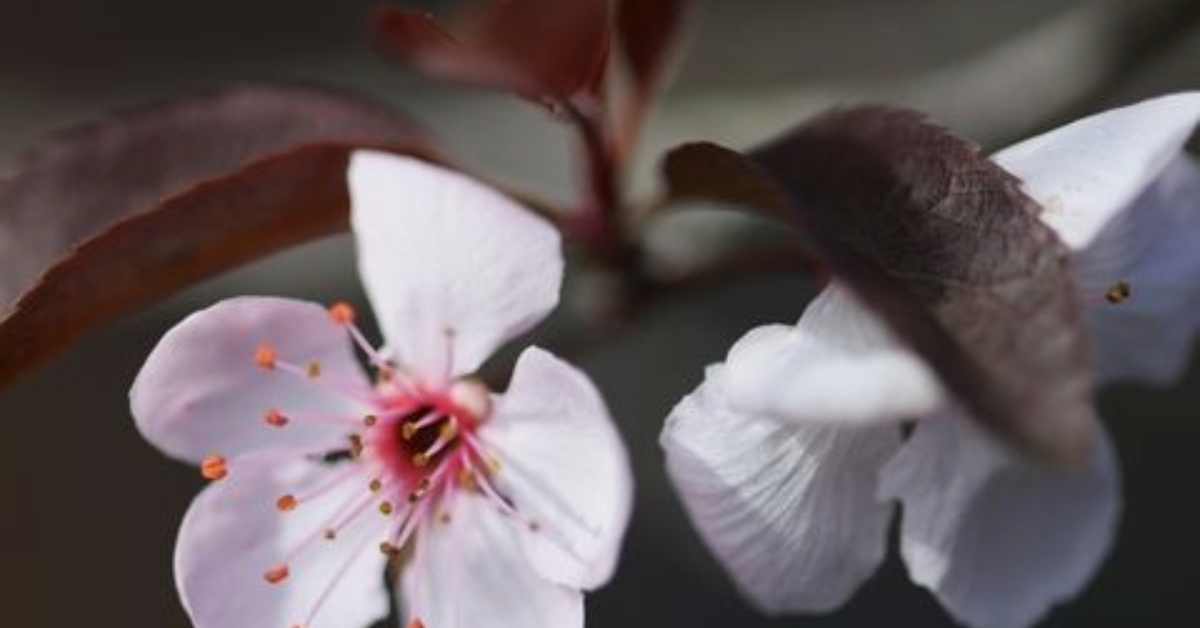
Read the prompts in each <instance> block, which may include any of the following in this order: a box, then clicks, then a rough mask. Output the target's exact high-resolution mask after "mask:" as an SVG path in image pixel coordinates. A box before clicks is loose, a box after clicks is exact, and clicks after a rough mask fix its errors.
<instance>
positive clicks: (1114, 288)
mask: <svg viewBox="0 0 1200 628" xmlns="http://www.w3.org/2000/svg"><path fill="white" fill-rule="evenodd" d="M1131 296H1133V286H1132V285H1131V284H1130V283H1129V282H1128V281H1126V280H1121V281H1118V282H1117V283H1114V284H1113V285H1111V286H1109V287H1108V290H1107V291H1106V292H1105V293H1104V300H1105V301H1108V303H1109V304H1110V305H1120V304H1122V303H1124V302H1125V301H1126V300H1127V299H1129V297H1131Z"/></svg>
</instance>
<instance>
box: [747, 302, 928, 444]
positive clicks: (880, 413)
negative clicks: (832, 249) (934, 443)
mask: <svg viewBox="0 0 1200 628" xmlns="http://www.w3.org/2000/svg"><path fill="white" fill-rule="evenodd" d="M725 378H726V384H725V386H726V389H725V390H726V392H727V393H728V395H729V400H728V402H729V403H730V405H732V406H733V407H734V408H737V409H738V410H739V411H742V412H745V413H748V414H756V415H763V416H767V417H770V418H772V419H776V420H779V421H785V422H789V423H793V422H806V423H807V422H825V423H873V422H892V421H898V420H904V419H912V418H915V417H918V416H921V415H924V414H928V413H930V412H932V411H934V410H935V409H937V408H938V407H940V406H941V405H942V404H943V403H945V401H946V393H945V392H944V390H943V388H942V386H941V383H940V382H939V381H938V379H937V376H936V375H934V373H933V372H932V371H931V370H930V369H929V367H928V366H926V364H925V362H924V361H922V360H921V359H920V358H919V357H918V356H917V355H916V354H914V353H912V352H911V351H909V350H908V349H907V348H906V347H904V346H902V345H901V344H900V343H899V342H898V341H897V340H895V338H894V337H893V336H892V335H891V332H890V331H888V330H887V329H886V328H885V327H884V326H883V323H882V322H881V321H879V320H878V319H877V318H876V317H875V315H874V314H872V313H871V312H870V311H868V310H867V309H866V308H865V307H864V306H862V305H861V304H860V303H859V302H858V300H857V299H856V298H855V297H854V296H853V295H852V294H851V293H850V291H849V289H847V288H845V287H843V286H840V285H838V284H836V283H835V284H831V285H830V287H828V288H826V289H825V290H824V291H823V292H821V294H819V295H817V297H816V299H814V300H813V302H812V303H810V304H809V306H808V308H806V309H805V311H804V315H803V316H802V317H801V318H800V322H799V323H798V324H797V325H796V327H795V328H789V327H786V326H784V325H770V326H765V327H759V328H757V329H754V330H752V331H750V333H748V334H746V335H745V336H743V337H742V339H741V340H739V341H738V343H737V344H736V345H734V347H733V349H731V350H730V352H729V357H728V360H727V362H726V368H725Z"/></svg>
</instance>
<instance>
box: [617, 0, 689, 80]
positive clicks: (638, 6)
mask: <svg viewBox="0 0 1200 628" xmlns="http://www.w3.org/2000/svg"><path fill="white" fill-rule="evenodd" d="M690 5H691V0H622V1H621V2H620V3H619V4H618V5H617V32H618V34H619V35H620V46H621V50H622V52H624V54H625V61H626V63H627V64H628V66H629V73H630V75H631V76H632V77H633V81H634V83H635V85H636V87H637V89H638V90H639V91H640V92H642V93H644V94H648V93H650V92H653V91H654V89H655V88H656V86H657V85H658V81H659V78H660V76H661V74H662V71H663V68H664V66H665V65H666V62H667V59H668V57H669V55H670V52H671V48H672V46H673V45H674V43H675V39H676V37H677V35H678V33H679V28H680V26H681V24H682V22H683V16H684V14H685V13H686V12H687V9H688V7H689V6H690Z"/></svg>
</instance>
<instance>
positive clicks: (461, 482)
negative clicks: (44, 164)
mask: <svg viewBox="0 0 1200 628" xmlns="http://www.w3.org/2000/svg"><path fill="white" fill-rule="evenodd" d="M349 180H350V188H351V198H352V216H351V218H352V225H353V229H354V233H355V234H356V237H357V243H358V261H359V269H360V271H361V275H362V277H363V280H364V283H365V286H366V288H367V292H368V294H369V296H370V298H371V302H372V304H373V305H374V307H375V312H376V314H377V318H378V320H379V323H380V326H381V328H382V330H383V335H384V337H385V338H386V339H387V343H386V345H385V346H384V347H382V348H375V347H373V346H372V345H370V344H369V343H368V341H367V339H366V338H365V337H364V335H363V333H362V332H361V331H360V330H359V328H358V327H357V326H356V325H355V322H354V318H355V313H354V311H353V309H352V308H351V307H350V306H348V305H346V304H338V305H334V306H333V307H330V308H328V309H327V308H324V307H321V306H318V305H315V304H311V303H307V302H302V301H294V300H288V299H279V298H264V297H247V298H236V299H231V300H228V301H224V302H222V303H219V304H217V305H215V306H213V307H211V308H209V309H206V310H204V311H201V312H198V313H196V314H193V315H192V316H190V317H189V318H187V319H186V320H184V321H183V322H182V323H180V324H179V325H178V326H177V327H175V328H174V329H173V330H171V331H170V332H169V333H167V335H166V336H165V337H164V338H163V339H162V341H161V342H160V343H159V345H158V346H157V348H156V349H155V350H154V352H153V353H152V354H151V356H150V357H149V359H148V360H147V362H146V364H145V366H144V367H143V369H142V371H141V373H140V374H139V376H138V378H137V381H136V382H135V384H134V386H133V390H132V392H131V395H130V396H131V401H132V408H133V414H134V416H135V417H136V421H137V427H138V429H139V430H140V431H141V433H142V434H143V435H144V436H145V437H146V438H147V439H148V440H149V441H150V442H152V443H153V444H154V445H156V446H157V447H158V448H159V449H161V450H162V451H163V452H165V453H166V454H168V455H170V456H173V457H175V458H178V459H181V460H185V461H188V462H191V463H197V464H199V465H200V467H201V472H202V473H203V474H204V476H205V477H207V478H209V479H211V480H214V482H213V483H212V484H211V485H210V486H208V487H207V488H206V489H205V490H204V491H203V492H202V493H201V494H200V495H199V496H198V497H197V498H196V500H195V501H194V502H193V503H192V505H191V507H190V509H189V510H188V513H187V515H186V517H185V518H184V521H183V524H182V527H181V528H180V531H179V538H178V543H177V546H176V555H175V574H176V581H177V584H178V587H179V591H180V595H181V597H182V599H183V604H184V606H185V608H186V610H187V612H188V614H189V615H190V616H191V618H192V620H193V622H194V623H195V624H196V625H197V626H199V627H200V628H239V627H247V628H292V627H303V628H319V627H320V626H366V625H368V624H369V623H370V622H372V621H373V620H376V619H378V618H380V617H382V616H384V615H386V614H387V610H388V598H387V593H386V588H385V586H384V582H385V578H384V573H385V566H386V565H388V564H389V561H390V564H391V565H392V566H393V567H396V568H398V572H397V573H398V575H397V578H396V581H397V586H398V594H399V598H400V601H401V607H402V608H403V610H404V612H405V614H406V615H407V616H408V618H409V620H410V621H412V620H419V622H415V623H420V622H423V623H424V625H426V626H428V627H429V628H472V627H477V626H493V627H503V626H512V627H514V628H538V627H551V626H553V627H554V628H564V627H565V628H569V627H571V626H575V627H579V626H582V625H583V601H582V593H581V590H584V589H592V588H594V587H596V586H599V585H601V584H602V583H604V582H605V581H606V580H607V579H608V578H609V577H610V575H611V574H612V572H613V570H614V568H615V564H616V560H617V555H618V552H619V545H620V542H621V538H622V536H623V534H624V530H625V526H626V524H627V522H628V519H629V514H630V508H631V493H632V488H631V484H632V483H631V478H630V473H629V470H628V462H627V456H626V453H625V450H624V448H623V445H622V443H621V441H620V438H619V436H618V433H617V431H616V429H615V427H614V425H613V423H612V421H611V419H610V417H609V415H608V412H607V410H606V408H605V406H604V403H603V401H602V400H601V398H600V395H599V394H598V393H597V391H596V389H595V387H594V386H593V385H592V383H591V382H590V380H589V379H588V378H587V377H586V376H585V375H584V374H582V373H581V372H579V371H578V370H576V369H574V368H573V367H571V366H569V365H567V364H566V363H565V362H562V361H561V360H559V359H557V358H555V357H554V356H552V355H551V354H549V353H547V352H546V351H543V350H541V349H538V348H532V347H531V348H528V349H526V350H525V351H524V352H523V353H522V354H521V355H520V357H519V359H518V361H517V363H516V366H515V370H514V373H513V376H512V380H511V383H510V385H509V388H508V390H507V392H506V393H504V394H495V393H492V392H490V391H489V390H488V389H487V387H486V386H485V385H484V384H483V383H482V382H481V381H480V380H479V379H476V378H474V377H472V375H471V374H472V373H474V372H475V371H476V370H477V369H478V368H479V366H480V365H481V363H482V362H483V361H484V360H485V359H486V358H487V357H488V356H489V355H490V354H491V353H492V352H493V351H494V350H495V349H496V348H497V347H499V346H500V345H502V344H503V343H505V342H506V341H508V340H511V339H512V338H514V337H515V336H517V335H518V334H520V333H522V332H524V331H526V330H528V329H529V328H530V327H532V326H533V325H534V324H535V323H536V322H538V321H539V320H540V319H541V318H543V317H544V316H545V315H546V314H547V313H548V312H549V311H550V310H552V309H553V308H554V307H555V305H556V304H557V302H558V296H559V288H560V283H561V279H562V272H563V259H562V253H561V243H560V238H559V235H558V232H557V231H556V230H555V229H554V228H553V227H551V226H550V225H549V224H547V223H546V222H545V221H543V220H542V219H541V218H539V217H537V216H535V215H533V214H531V213H530V212H528V211H526V210H525V209H523V208H521V207H520V206H518V205H516V204H515V203H513V202H512V201H510V200H509V199H508V198H506V197H504V196H502V195H500V194H498V193H496V192H494V191H492V190H490V189H487V188H485V187H483V186H482V185H480V184H479V183H477V182H475V181H473V180H471V179H468V178H467V177H464V176H462V175H459V174H457V173H454V172H450V171H447V170H444V169H442V168H439V167H435V166H432V165H428V164H425V163H423V162H420V161H416V160H413V159H408V158H403V157H397V156H392V155H385V154H382V153H373V152H360V153H356V154H355V155H354V156H353V158H352V160H351V165H350V171H349ZM356 346H357V348H358V349H359V350H360V351H361V353H362V354H364V355H365V358H366V361H367V362H369V364H370V370H371V371H372V372H373V377H371V378H368V376H367V373H366V372H365V371H364V369H363V368H362V367H361V366H360V362H359V359H358V358H357V357H356V354H355V347H356Z"/></svg>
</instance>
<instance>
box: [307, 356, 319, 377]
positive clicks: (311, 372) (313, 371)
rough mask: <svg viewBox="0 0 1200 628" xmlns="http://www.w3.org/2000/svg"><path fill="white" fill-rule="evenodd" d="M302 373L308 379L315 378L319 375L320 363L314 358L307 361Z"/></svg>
mask: <svg viewBox="0 0 1200 628" xmlns="http://www.w3.org/2000/svg"><path fill="white" fill-rule="evenodd" d="M304 374H305V375H307V376H308V378H309V379H316V378H318V377H320V376H321V363H320V362H318V361H316V360H313V361H312V362H309V363H308V364H307V365H305V367H304Z"/></svg>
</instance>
